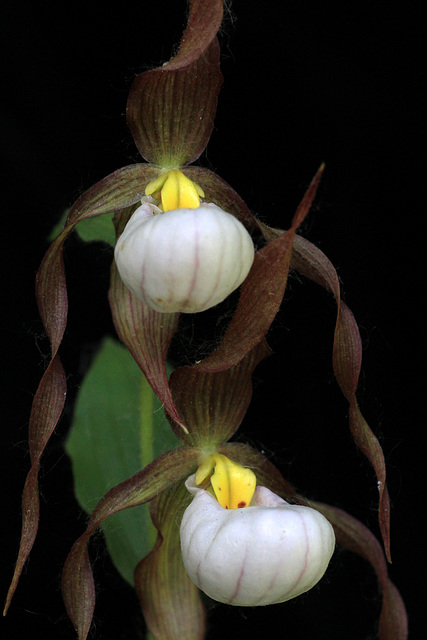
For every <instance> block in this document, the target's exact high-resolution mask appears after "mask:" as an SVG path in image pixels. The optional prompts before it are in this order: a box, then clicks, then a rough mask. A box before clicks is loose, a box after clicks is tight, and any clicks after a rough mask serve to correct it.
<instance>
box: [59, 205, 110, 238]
mask: <svg viewBox="0 0 427 640" xmlns="http://www.w3.org/2000/svg"><path fill="white" fill-rule="evenodd" d="M113 215H114V213H113V212H112V211H110V213H106V214H104V215H103V216H96V217H95V218H87V219H86V220H82V221H81V222H79V223H78V224H77V225H76V227H75V230H76V232H77V234H78V235H79V236H80V238H81V239H82V240H83V241H84V242H106V243H107V244H109V245H111V246H112V247H113V246H114V245H115V242H116V232H115V229H114V225H113ZM67 216H68V210H66V211H64V213H63V214H62V216H61V218H60V220H59V221H58V222H57V224H56V225H55V226H54V227H53V229H52V231H51V232H50V234H49V237H48V240H49V241H50V242H52V241H53V240H55V238H56V237H57V236H58V235H59V234H60V233H61V231H62V230H63V228H64V226H65V222H66V220H67Z"/></svg>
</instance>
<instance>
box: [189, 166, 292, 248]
mask: <svg viewBox="0 0 427 640" xmlns="http://www.w3.org/2000/svg"><path fill="white" fill-rule="evenodd" d="M182 172H183V173H184V174H185V175H186V176H187V177H188V178H190V180H193V182H196V183H197V184H198V185H200V186H201V187H202V189H203V191H204V193H205V198H204V200H205V202H213V203H214V204H216V205H217V206H218V207H221V209H223V210H224V211H227V213H231V214H232V215H233V216H235V217H236V218H237V219H238V220H240V222H241V223H242V224H243V225H244V226H245V227H246V228H247V229H249V230H251V229H257V228H260V223H259V221H258V220H257V219H256V218H255V216H254V215H253V213H252V212H251V210H250V209H249V207H248V206H247V204H246V203H245V201H244V200H243V199H242V198H241V197H240V196H239V194H238V193H237V192H236V191H234V189H233V187H231V186H230V185H229V184H228V182H226V181H225V180H223V179H222V178H220V177H219V176H218V175H217V174H216V173H213V171H210V170H209V169H205V168H204V167H185V168H184V169H183V170H182ZM281 233H283V232H281ZM275 237H276V236H275ZM268 239H270V238H268Z"/></svg>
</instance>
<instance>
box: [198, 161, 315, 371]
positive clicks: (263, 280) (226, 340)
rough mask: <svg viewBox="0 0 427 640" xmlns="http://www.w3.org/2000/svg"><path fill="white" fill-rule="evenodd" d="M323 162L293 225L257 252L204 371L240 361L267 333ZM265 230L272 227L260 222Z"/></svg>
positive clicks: (283, 290) (274, 235) (294, 218)
mask: <svg viewBox="0 0 427 640" xmlns="http://www.w3.org/2000/svg"><path fill="white" fill-rule="evenodd" d="M322 173H323V165H322V166H321V167H320V169H319V170H318V172H317V173H316V175H315V176H314V178H313V180H312V182H311V184H310V186H309V188H308V189H307V192H306V193H305V195H304V197H303V199H302V200H301V203H300V204H299V206H298V208H297V210H296V212H295V215H294V217H293V220H292V225H291V227H290V229H288V230H287V231H285V232H277V233H276V234H274V233H272V234H271V238H273V239H272V240H271V241H270V242H269V243H268V244H267V245H266V246H265V247H263V248H262V249H261V250H260V251H257V253H256V254H255V260H254V263H253V265H252V269H251V270H250V272H249V275H248V277H247V278H246V280H245V281H244V282H243V284H242V286H241V290H240V299H239V303H238V306H237V309H236V312H235V314H234V316H233V318H232V320H231V322H230V324H229V326H228V328H227V331H226V332H225V335H224V337H223V340H222V342H221V344H220V345H219V347H218V348H217V349H216V350H215V351H214V352H213V353H211V355H209V356H208V357H207V358H205V359H204V360H202V362H201V363H200V364H197V365H195V368H196V369H199V370H201V371H210V372H214V371H222V370H223V369H226V368H228V367H232V366H233V365H234V364H236V363H237V362H239V361H240V360H241V359H242V358H243V356H244V355H245V354H246V353H248V352H249V351H250V350H251V349H253V347H254V346H255V345H256V344H258V343H259V342H260V341H261V340H262V339H263V338H264V336H265V335H266V334H267V331H268V329H269V328H270V325H271V323H272V322H273V320H274V318H275V316H276V314H277V312H278V310H279V307H280V305H281V303H282V299H283V294H284V292H285V288H286V283H287V279H288V272H289V264H290V260H291V254H292V243H293V240H294V236H295V232H296V230H297V228H298V226H299V225H300V224H301V222H302V221H303V220H304V218H305V216H306V215H307V213H308V211H309V209H310V207H311V203H312V202H313V199H314V196H315V194H316V190H317V187H318V185H319V182H320V178H321V176H322ZM259 225H260V227H262V228H263V231H269V228H268V227H266V226H265V225H261V224H260V223H259Z"/></svg>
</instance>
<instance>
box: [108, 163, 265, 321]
mask: <svg viewBox="0 0 427 640" xmlns="http://www.w3.org/2000/svg"><path fill="white" fill-rule="evenodd" d="M165 176H166V177H165ZM146 194H147V196H148V197H146V198H143V204H142V205H141V206H140V207H139V208H138V209H137V210H136V211H135V212H134V214H133V215H132V217H131V218H130V220H129V222H128V224H127V225H126V227H125V229H124V231H123V233H122V235H121V236H120V238H119V239H118V241H117V245H116V249H115V254H114V256H115V260H116V264H117V268H118V271H119V274H120V277H121V279H122V280H123V282H124V284H125V285H126V287H127V288H128V289H129V290H130V291H131V292H132V293H133V294H134V296H135V297H136V298H138V299H139V300H142V301H144V302H145V303H146V304H148V305H149V306H150V307H151V308H152V309H154V310H155V311H160V312H163V313H173V312H180V311H181V312H185V313H196V312H198V311H205V310H206V309H209V308H210V307H213V306H215V305H217V304H219V303H220V302H222V300H224V299H225V298H226V297H227V296H228V295H229V294H230V293H231V292H232V291H234V290H235V289H237V287H238V286H239V285H241V284H242V282H243V280H244V279H245V278H246V276H247V275H248V273H249V270H250V268H251V266H252V262H253V260H254V245H253V242H252V239H251V237H250V235H249V233H248V232H247V231H246V229H245V227H244V226H243V225H242V224H241V222H239V220H237V218H235V217H234V216H233V215H231V214H229V213H226V212H225V211H223V210H222V209H220V207H218V206H216V205H215V204H206V203H202V204H200V198H199V196H201V195H203V191H202V190H201V189H200V187H198V185H195V184H194V183H193V182H192V181H191V180H189V179H188V178H186V176H184V174H182V173H181V172H179V171H175V170H174V171H170V172H168V173H167V174H164V175H163V176H161V179H158V180H156V181H154V182H153V183H150V185H148V187H147V189H146ZM151 194H153V197H154V199H153V198H151V197H150V196H151ZM156 202H158V206H157V205H156V204H155V203H156ZM171 207H176V208H171Z"/></svg>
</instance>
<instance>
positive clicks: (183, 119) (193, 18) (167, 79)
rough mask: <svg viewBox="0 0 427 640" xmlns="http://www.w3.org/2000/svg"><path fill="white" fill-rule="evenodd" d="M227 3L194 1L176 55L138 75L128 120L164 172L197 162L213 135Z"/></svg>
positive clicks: (140, 146) (144, 150)
mask: <svg viewBox="0 0 427 640" xmlns="http://www.w3.org/2000/svg"><path fill="white" fill-rule="evenodd" d="M222 15H223V3H222V0H191V1H190V16H189V21H188V25H187V28H186V30H185V32H184V35H183V37H182V41H181V45H180V48H179V50H178V53H177V55H176V56H174V57H173V58H172V59H171V60H169V62H168V63H166V64H165V65H163V66H161V67H158V68H157V69H152V70H151V71H146V72H144V73H141V74H140V75H138V76H137V77H136V78H135V80H134V81H133V84H132V87H131V90H130V93H129V98H128V104H127V121H128V125H129V128H130V130H131V132H132V135H133V138H134V141H135V144H136V146H137V148H138V150H139V152H140V154H141V155H142V157H143V158H145V159H146V160H148V161H149V162H154V163H156V164H158V165H160V166H162V167H164V168H174V167H175V168H178V167H180V166H182V165H184V164H187V163H189V162H194V160H196V159H197V158H198V157H199V156H200V154H201V153H202V151H203V150H204V149H205V147H206V145H207V143H208V140H209V138H210V136H211V133H212V129H213V123H214V117H215V113H216V108H217V102H218V93H219V90H220V88H221V84H222V75H221V72H220V68H219V44H218V41H217V39H216V34H217V32H218V29H219V27H220V25H221V21H222Z"/></svg>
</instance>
